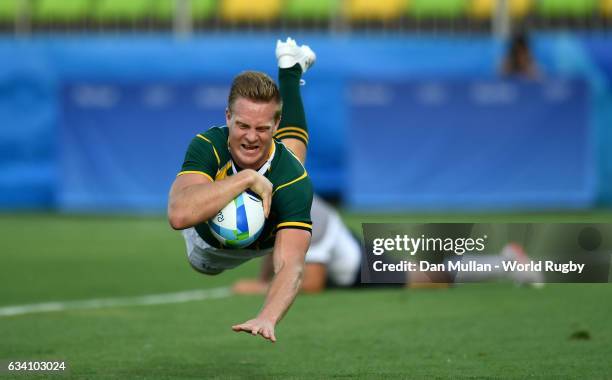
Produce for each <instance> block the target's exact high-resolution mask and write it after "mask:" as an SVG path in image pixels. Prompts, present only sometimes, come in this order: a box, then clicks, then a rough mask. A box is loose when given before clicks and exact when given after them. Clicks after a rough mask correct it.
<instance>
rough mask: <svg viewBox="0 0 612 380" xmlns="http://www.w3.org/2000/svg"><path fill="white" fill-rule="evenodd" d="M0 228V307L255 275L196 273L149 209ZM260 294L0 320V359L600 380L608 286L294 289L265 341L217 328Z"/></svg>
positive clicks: (142, 370)
mask: <svg viewBox="0 0 612 380" xmlns="http://www.w3.org/2000/svg"><path fill="white" fill-rule="evenodd" d="M346 217H347V221H348V223H349V224H350V225H351V226H353V227H356V226H357V225H358V223H360V222H362V221H363V222H365V221H368V222H375V221H393V222H401V221H476V220H483V221H487V222H489V221H495V220H498V221H508V220H511V221H530V220H537V221H593V222H595V221H600V222H601V221H606V220H610V215H609V214H606V213H598V214H563V215H554V214H550V215H522V216H512V217H511V216H505V215H497V216H495V215H493V216H486V217H481V216H450V217H447V216H412V217H410V218H408V217H404V216H395V217H392V216H384V217H383V216H371V215H346ZM0 228H1V229H0V231H2V233H1V239H0V241H2V254H1V256H0V260H1V265H0V279H1V281H2V287H0V307H2V306H7V305H15V304H26V303H37V302H46V301H58V300H59V301H64V300H80V299H91V298H100V297H120V296H136V295H143V294H153V293H166V292H174V291H181V290H189V289H204V288H215V287H219V286H227V285H229V284H231V283H232V282H233V281H234V280H236V279H237V278H239V277H244V276H253V275H255V273H256V271H257V263H256V262H251V263H248V264H246V265H244V266H242V267H240V268H238V269H236V270H233V271H228V272H226V273H224V274H222V275H220V276H217V277H205V276H202V275H199V274H198V273H196V272H194V271H193V270H191V269H190V268H189V265H188V264H187V261H186V260H185V257H184V247H183V242H182V238H181V237H180V235H179V234H178V233H176V232H173V231H171V230H169V228H168V227H167V223H166V222H165V221H164V220H163V219H161V218H119V217H66V216H53V215H42V216H37V215H18V216H11V215H5V216H2V217H0ZM261 302H262V298H261V297H238V296H232V297H228V298H222V299H209V300H203V301H195V302H188V303H182V304H170V305H156V306H134V307H113V308H103V309H95V310H70V311H63V312H52V313H40V314H30V315H21V316H14V317H0V337H1V339H0V361H1V360H2V359H13V360H15V359H19V360H43V359H63V360H66V361H67V362H68V363H69V365H70V367H71V371H70V376H71V377H75V378H117V379H124V378H214V377H217V378H228V377H231V378H243V377H244V378H246V377H248V378H252V377H263V378H266V377H277V378H330V377H349V378H380V377H390V378H447V377H470V378H479V377H504V378H506V377H510V378H526V377H532V378H577V377H580V378H610V377H611V376H612V364H611V362H610V357H612V325H611V324H610V315H612V287H610V286H609V284H602V285H572V284H561V285H548V286H546V287H545V288H544V289H540V290H534V289H528V288H516V287H514V286H513V285H511V284H503V283H500V284H479V285H469V286H467V285H464V286H458V287H455V288H453V289H449V290H419V291H409V290H402V289H386V290H345V291H342V290H336V291H328V292H325V293H324V294H321V295H316V296H308V295H300V296H299V297H298V299H297V301H296V303H295V305H294V306H293V307H292V309H291V311H290V312H289V314H288V315H287V317H286V318H285V320H283V322H282V323H281V324H280V325H279V326H278V328H277V338H278V340H279V341H278V343H276V344H274V345H273V344H270V343H267V342H265V341H263V339H261V338H254V337H251V336H248V335H246V334H236V333H234V332H232V331H231V330H230V326H231V325H232V324H234V323H237V322H243V321H244V320H246V319H248V318H251V317H252V316H253V315H254V314H255V313H256V312H257V310H258V309H259V307H260V305H261ZM572 337H575V338H572ZM0 376H3V374H1V373H0ZM53 377H56V376H53ZM16 378H23V376H22V375H18V376H16Z"/></svg>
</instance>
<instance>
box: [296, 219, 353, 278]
mask: <svg viewBox="0 0 612 380" xmlns="http://www.w3.org/2000/svg"><path fill="white" fill-rule="evenodd" d="M327 217H328V221H327V224H326V225H325V231H324V232H323V236H322V238H321V239H320V240H318V241H316V242H313V243H311V244H310V248H309V249H308V252H307V253H306V263H307V264H308V263H319V264H325V265H326V266H327V277H328V279H329V280H330V281H331V282H332V283H333V284H334V285H337V286H351V285H353V283H354V282H355V279H356V278H357V275H358V274H359V270H360V268H361V246H360V245H359V243H358V242H357V240H356V239H355V238H354V237H353V236H352V235H351V232H350V231H349V230H348V229H347V227H346V226H345V225H344V223H343V222H342V220H341V219H340V216H338V214H337V213H336V212H329V213H328V215H327ZM313 219H314V217H313ZM313 221H314V222H316V220H313Z"/></svg>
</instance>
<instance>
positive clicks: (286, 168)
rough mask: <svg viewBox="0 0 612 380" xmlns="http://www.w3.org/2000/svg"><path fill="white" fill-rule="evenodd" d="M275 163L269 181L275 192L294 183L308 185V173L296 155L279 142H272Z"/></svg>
mask: <svg viewBox="0 0 612 380" xmlns="http://www.w3.org/2000/svg"><path fill="white" fill-rule="evenodd" d="M274 144H275V148H276V153H275V155H276V157H275V158H276V160H275V161H276V162H274V163H273V165H272V169H271V175H270V180H271V182H272V184H273V185H274V188H275V190H276V189H280V188H283V187H286V186H288V184H293V183H296V182H302V181H303V182H304V183H310V178H309V177H308V172H307V171H306V169H305V168H304V165H302V162H301V161H300V160H299V159H298V158H297V157H296V155H295V154H294V153H293V152H292V151H291V150H290V149H289V148H287V147H286V146H285V144H283V143H282V142H280V141H276V140H275V141H274Z"/></svg>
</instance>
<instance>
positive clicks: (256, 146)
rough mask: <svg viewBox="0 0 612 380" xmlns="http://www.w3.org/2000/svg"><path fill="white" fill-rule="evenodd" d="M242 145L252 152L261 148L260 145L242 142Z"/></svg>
mask: <svg viewBox="0 0 612 380" xmlns="http://www.w3.org/2000/svg"><path fill="white" fill-rule="evenodd" d="M240 146H242V149H244V150H247V151H250V152H252V151H255V150H257V149H259V146H258V145H245V144H241V145H240Z"/></svg>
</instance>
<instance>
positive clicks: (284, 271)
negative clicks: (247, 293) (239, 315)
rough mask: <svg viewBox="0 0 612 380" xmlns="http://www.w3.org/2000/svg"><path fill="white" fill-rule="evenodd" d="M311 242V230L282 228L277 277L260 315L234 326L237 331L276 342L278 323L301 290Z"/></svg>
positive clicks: (276, 253)
mask: <svg viewBox="0 0 612 380" xmlns="http://www.w3.org/2000/svg"><path fill="white" fill-rule="evenodd" d="M309 245H310V232H308V231H304V230H299V229H281V230H279V231H278V232H277V234H276V241H275V244H274V254H273V255H274V256H273V260H274V273H275V276H274V279H273V280H272V283H271V284H270V288H269V289H268V294H267V296H266V301H265V303H264V306H263V308H262V310H261V311H260V312H259V315H258V316H257V317H255V318H254V319H251V320H249V321H246V322H245V323H242V324H239V325H235V326H232V329H233V330H234V331H236V332H239V331H244V332H248V333H251V334H253V335H258V334H259V335H261V336H263V337H264V338H266V339H269V340H270V341H272V342H276V335H275V332H274V329H275V326H276V324H277V323H278V322H279V321H280V320H281V318H282V317H283V316H284V315H285V313H286V312H287V310H288V309H289V307H290V306H291V304H292V303H293V300H294V299H295V296H296V295H297V293H298V291H299V290H300V284H301V281H302V274H303V270H304V256H305V255H306V251H307V250H308V246H309Z"/></svg>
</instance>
